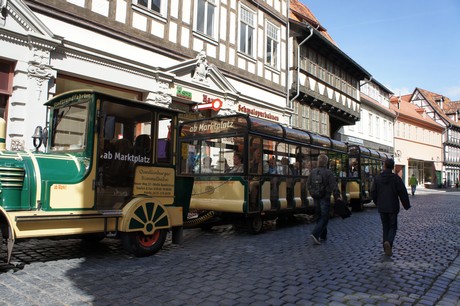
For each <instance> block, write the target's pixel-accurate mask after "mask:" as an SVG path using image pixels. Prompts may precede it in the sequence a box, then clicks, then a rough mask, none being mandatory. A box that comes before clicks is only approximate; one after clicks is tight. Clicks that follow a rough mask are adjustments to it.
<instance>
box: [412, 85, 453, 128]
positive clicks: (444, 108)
mask: <svg viewBox="0 0 460 306" xmlns="http://www.w3.org/2000/svg"><path fill="white" fill-rule="evenodd" d="M418 93H419V94H420V95H421V96H422V97H423V98H424V99H425V101H426V102H427V103H428V104H429V106H430V107H431V108H432V110H433V111H434V112H435V113H436V115H437V116H439V117H440V118H442V120H443V121H444V122H446V124H450V125H453V126H456V127H459V128H460V124H459V123H458V122H455V121H454V120H452V119H451V118H450V117H449V115H450V114H455V113H456V112H457V111H459V110H460V101H455V102H454V101H451V100H450V99H449V98H448V97H445V96H443V95H440V94H437V93H434V92H431V91H428V90H425V89H422V88H418V87H417V88H416V89H415V91H414V93H413V95H412V97H411V100H412V101H415V99H416V98H417V97H418Z"/></svg>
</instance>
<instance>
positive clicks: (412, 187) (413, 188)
mask: <svg viewBox="0 0 460 306" xmlns="http://www.w3.org/2000/svg"><path fill="white" fill-rule="evenodd" d="M410 189H411V191H412V195H414V194H415V189H417V185H412V186H410Z"/></svg>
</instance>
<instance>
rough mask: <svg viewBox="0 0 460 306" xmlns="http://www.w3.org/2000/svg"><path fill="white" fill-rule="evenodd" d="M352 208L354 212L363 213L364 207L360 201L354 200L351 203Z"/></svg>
mask: <svg viewBox="0 0 460 306" xmlns="http://www.w3.org/2000/svg"><path fill="white" fill-rule="evenodd" d="M351 208H352V210H353V211H363V209H364V205H363V203H362V202H361V201H360V200H359V199H358V200H352V201H351Z"/></svg>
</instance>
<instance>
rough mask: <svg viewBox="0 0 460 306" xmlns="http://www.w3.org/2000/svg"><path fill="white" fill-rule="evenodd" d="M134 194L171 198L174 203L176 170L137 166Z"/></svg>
mask: <svg viewBox="0 0 460 306" xmlns="http://www.w3.org/2000/svg"><path fill="white" fill-rule="evenodd" d="M133 193H134V194H146V195H149V196H154V197H167V198H171V203H172V200H173V198H174V169H172V168H158V167H148V166H137V167H136V172H135V175H134V186H133ZM164 204H170V203H164Z"/></svg>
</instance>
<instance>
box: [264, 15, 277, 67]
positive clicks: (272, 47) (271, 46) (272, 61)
mask: <svg viewBox="0 0 460 306" xmlns="http://www.w3.org/2000/svg"><path fill="white" fill-rule="evenodd" d="M278 37H279V28H278V27H276V26H274V25H273V24H271V23H270V22H267V50H266V58H265V61H266V63H267V65H270V66H272V67H273V68H278V49H279V48H278V45H279V40H278V39H279V38H278Z"/></svg>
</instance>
